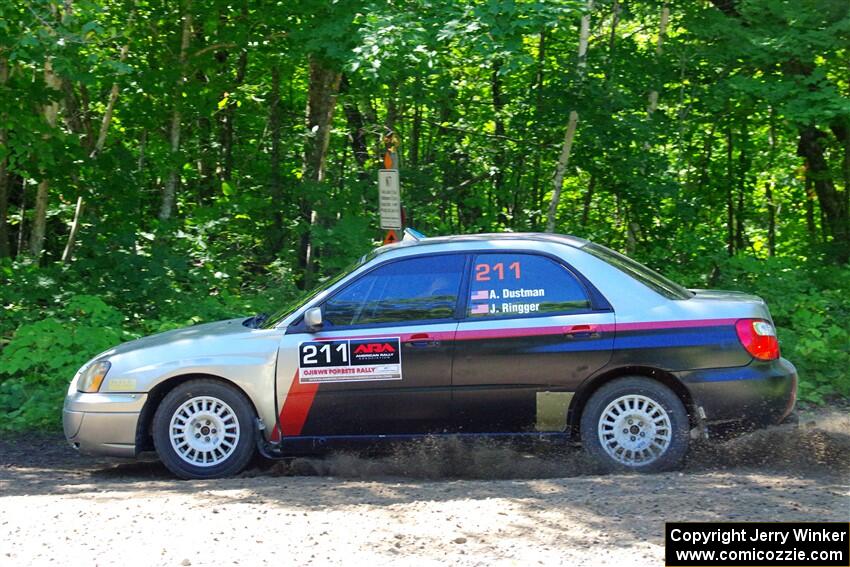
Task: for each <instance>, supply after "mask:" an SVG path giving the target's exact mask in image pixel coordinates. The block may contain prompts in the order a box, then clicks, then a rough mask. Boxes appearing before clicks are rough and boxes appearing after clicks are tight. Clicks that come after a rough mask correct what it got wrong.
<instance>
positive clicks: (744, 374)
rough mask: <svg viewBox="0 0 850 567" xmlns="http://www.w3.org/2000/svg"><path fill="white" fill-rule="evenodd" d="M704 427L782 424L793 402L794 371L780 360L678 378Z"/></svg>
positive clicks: (697, 372)
mask: <svg viewBox="0 0 850 567" xmlns="http://www.w3.org/2000/svg"><path fill="white" fill-rule="evenodd" d="M678 376H679V379H680V380H682V382H683V383H684V384H685V385H686V386H687V388H688V390H689V391H690V393H691V397H692V398H693V401H694V405H695V406H697V407H702V408H703V411H704V412H705V422H706V424H707V425H709V426H711V425H724V426H727V425H728V426H734V427H740V428H742V429H754V428H759V427H766V426H769V425H776V424H778V423H780V422H782V420H784V419H785V418H786V417H788V415H790V414H791V412H793V411H794V406H795V404H796V402H797V369H796V368H794V365H793V364H791V363H790V362H789V361H787V360H785V359H784V358H780V359H777V360H770V361H760V360H753V362H751V363H750V364H748V365H747V366H741V367H738V368H714V369H707V370H693V371H688V372H682V373H679V374H678Z"/></svg>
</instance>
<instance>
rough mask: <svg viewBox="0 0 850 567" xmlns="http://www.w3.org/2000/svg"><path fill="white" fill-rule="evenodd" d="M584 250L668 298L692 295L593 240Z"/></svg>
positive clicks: (686, 297)
mask: <svg viewBox="0 0 850 567" xmlns="http://www.w3.org/2000/svg"><path fill="white" fill-rule="evenodd" d="M582 250H584V251H585V252H589V253H590V254H592V255H594V256H596V257H597V258H599V259H600V260H602V261H603V262H606V263H608V264H611V265H612V266H614V267H615V268H617V269H618V270H620V271H621V272H624V273H626V274H628V275H629V276H631V277H633V278H634V279H636V280H637V281H639V282H640V283H642V284H644V285H645V286H647V287H649V288H650V289H653V290H655V291H657V292H658V293H660V294H661V295H663V296H664V297H668V298H670V299H689V298H691V297H693V295H694V294H693V293H692V292H690V291H688V290H687V289H685V288H684V287H682V286H680V285H679V284H677V283H676V282H673V281H670V280H668V279H667V278H665V277H664V276H662V275H661V274H659V273H658V272H656V271H655V270H652V269H650V268H647V267H646V266H644V265H643V264H641V263H639V262H635V261H634V260H632V259H631V258H628V257H626V256H623V255H622V254H620V253H619V252H614V251H613V250H610V249H608V248H605V247H604V246H600V245H599V244H595V243H593V242H591V243H589V244H587V245H586V246H584V247H583V248H582Z"/></svg>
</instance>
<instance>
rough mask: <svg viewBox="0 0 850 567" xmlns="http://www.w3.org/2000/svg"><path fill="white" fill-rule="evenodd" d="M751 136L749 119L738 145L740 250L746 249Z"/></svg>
mask: <svg viewBox="0 0 850 567" xmlns="http://www.w3.org/2000/svg"><path fill="white" fill-rule="evenodd" d="M749 143H750V134H749V128H748V126H747V118H746V116H744V118H743V119H742V121H741V141H740V143H739V144H738V171H737V177H738V183H737V188H738V195H737V196H738V205H737V209H736V211H735V246H736V248H737V249H738V250H743V249H744V248H746V246H747V243H746V239H745V237H744V195H745V193H746V190H747V174H748V173H749V171H750V157H749Z"/></svg>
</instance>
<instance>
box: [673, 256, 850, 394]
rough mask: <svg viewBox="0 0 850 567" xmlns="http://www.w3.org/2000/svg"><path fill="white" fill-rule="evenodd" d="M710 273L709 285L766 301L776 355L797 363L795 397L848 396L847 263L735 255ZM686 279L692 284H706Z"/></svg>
mask: <svg viewBox="0 0 850 567" xmlns="http://www.w3.org/2000/svg"><path fill="white" fill-rule="evenodd" d="M715 273H716V274H717V277H716V279H715V281H714V282H712V283H713V287H719V288H722V289H734V290H738V291H745V292H748V293H754V294H756V295H758V296H760V297H762V298H764V299H765V300H766V301H767V303H768V306H769V307H770V310H771V315H772V316H773V319H774V322H775V323H776V326H777V331H778V335H779V343H780V348H781V350H782V356H784V357H786V358H788V359H789V360H791V361H792V362H793V363H794V364H795V365H796V367H797V371H798V374H799V377H800V382H799V397H800V399H801V400H803V401H807V402H812V403H816V404H821V403H823V402H825V401H827V400H830V399H833V398H836V397H850V372H848V371H847V369H848V368H850V294H848V293H847V285H848V282H850V268H848V267H836V266H828V265H827V266H824V265H822V264H820V263H818V262H811V261H810V262H805V261H792V260H789V259H770V260H768V259H755V258H751V257H737V258H731V259H728V260H726V261H724V262H722V263H721V264H719V265H717V267H716V272H715ZM689 280H690V283H691V284H692V285H694V286H704V285H705V284H706V282H704V281H702V282H700V281H695V279H694V278H689ZM683 281H688V279H686V280H683Z"/></svg>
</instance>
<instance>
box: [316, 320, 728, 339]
mask: <svg viewBox="0 0 850 567" xmlns="http://www.w3.org/2000/svg"><path fill="white" fill-rule="evenodd" d="M737 321H738V320H737V319H694V320H686V321H643V322H638V323H616V324H614V323H606V324H602V325H596V330H597V331H599V332H602V333H613V332H614V331H660V330H665V329H690V328H696V327H721V326H724V325H734V324H735V323H736V322H737ZM563 332H564V326H549V327H510V328H504V329H470V330H465V331H458V332H457V334H455V333H454V332H452V331H437V332H432V333H428V335H429V337H430V338H432V339H434V340H441V341H450V340H452V339H453V338H454V339H455V340H458V341H471V340H479V339H509V338H514V337H517V338H519V337H537V336H541V335H560V334H561V333H563ZM414 334H418V333H414ZM386 336H387V333H383V334H369V335H357V336H349V337H317V338H316V339H315V340H319V341H334V340H347V339H350V340H355V339H371V338H378V337H386ZM412 336H413V335H412V334H410V333H402V334H400V335H399V337H400V338H401V342H403V343H405V342H409V341H410V340H411V337H412Z"/></svg>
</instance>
